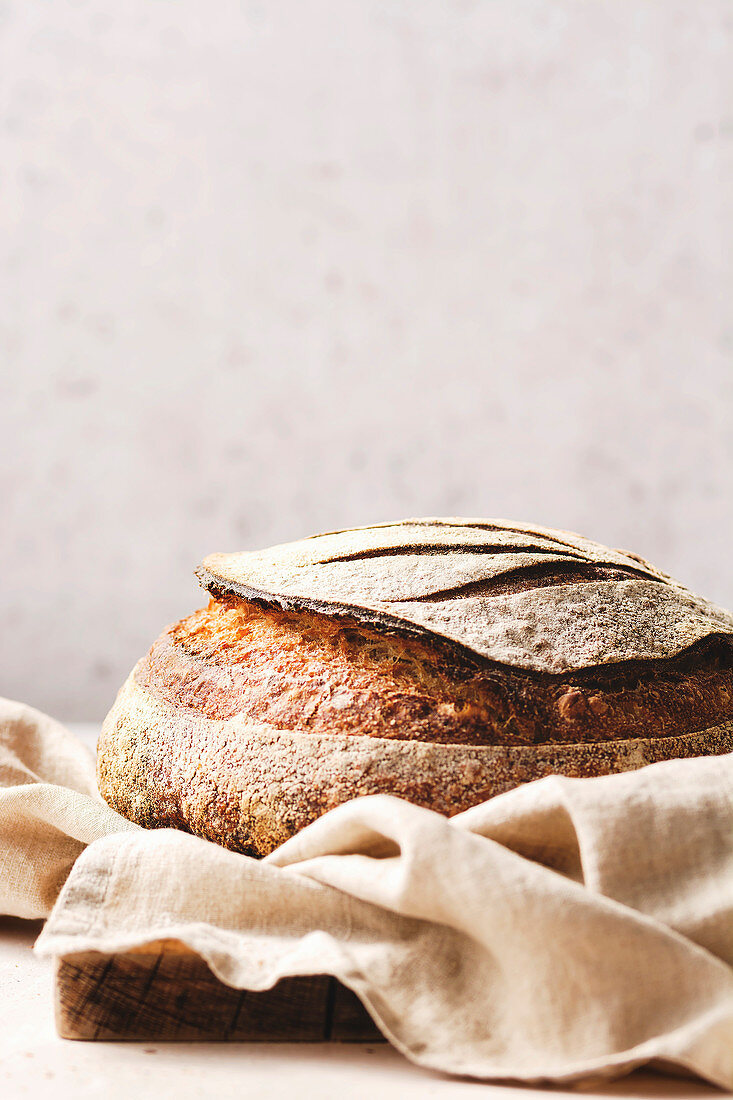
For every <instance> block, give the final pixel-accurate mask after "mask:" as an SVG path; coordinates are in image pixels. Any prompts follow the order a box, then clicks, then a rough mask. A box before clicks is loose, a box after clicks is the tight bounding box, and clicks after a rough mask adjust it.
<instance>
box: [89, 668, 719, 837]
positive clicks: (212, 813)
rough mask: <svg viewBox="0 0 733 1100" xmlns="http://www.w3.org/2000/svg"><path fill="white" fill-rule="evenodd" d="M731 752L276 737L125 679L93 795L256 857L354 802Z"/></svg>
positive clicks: (691, 747) (448, 808) (483, 790)
mask: <svg viewBox="0 0 733 1100" xmlns="http://www.w3.org/2000/svg"><path fill="white" fill-rule="evenodd" d="M731 750H733V723H727V724H723V725H721V726H719V727H717V728H715V729H710V730H705V731H700V732H696V733H689V734H686V735H683V736H675V737H663V738H655V739H634V740H630V741H615V742H609V743H607V744H592V745H513V746H507V745H484V746H481V745H455V744H450V745H444V744H431V743H426V742H420V741H400V740H387V739H384V738H376V737H352V736H348V735H344V734H334V735H331V736H322V735H320V734H304V733H297V732H291V731H279V730H276V729H272V728H270V727H268V726H263V725H260V724H258V723H255V722H253V721H251V720H249V719H246V718H244V717H243V716H242V715H238V716H235V717H233V718H229V719H218V720H217V719H210V718H204V717H202V716H201V715H200V714H198V713H197V712H196V711H195V710H193V709H192V708H187V707H176V706H172V705H171V704H169V703H167V702H165V701H163V700H162V699H160V698H159V697H157V696H155V695H153V694H152V693H151V692H149V691H148V690H147V689H146V688H144V687H141V686H140V684H139V683H138V682H137V681H136V679H135V676H134V674H133V675H131V676H130V678H129V680H128V681H127V683H126V684H125V685H124V687H123V688H122V690H121V691H120V694H119V695H118V698H117V701H116V702H115V705H114V707H113V708H112V710H111V711H110V713H109V715H108V716H107V718H106V720H105V723H104V727H103V731H102V737H101V739H100V743H99V765H98V777H99V787H100V791H101V793H102V795H103V796H104V798H105V799H106V800H107V802H108V803H109V804H110V805H111V806H112V807H113V808H114V809H116V810H117V811H118V812H119V813H121V814H123V815H124V816H125V817H128V818H130V819H131V820H133V821H137V822H138V823H139V824H140V825H143V826H145V827H146V828H178V829H185V830H186V831H188V832H192V833H194V834H196V835H197V836H202V837H205V838H206V839H208V840H213V841H214V842H215V843H218V844H222V845H223V846H224V847H227V848H233V849H235V850H237V851H241V852H245V853H246V854H248V855H254V856H264V855H267V854H268V853H269V852H271V851H273V850H274V849H275V848H276V847H278V845H280V844H282V843H283V842H284V841H285V840H287V839H288V838H289V837H291V836H293V835H295V833H296V832H298V831H299V830H300V829H302V828H304V827H305V826H306V825H308V824H309V823H310V822H312V821H314V820H315V819H316V818H318V817H320V816H321V814H324V813H326V812H327V811H328V810H331V809H334V808H335V807H336V806H338V805H340V804H341V803H343V802H346V801H348V800H349V799H351V798H354V797H356V796H358V795H370V794H392V795H396V796H398V797H401V798H406V799H408V800H409V801H410V802H414V803H416V804H417V805H419V806H425V807H426V808H428V809H432V810H436V811H438V812H439V813H444V814H447V815H454V814H457V813H460V812H462V811H463V810H466V809H469V808H470V807H471V806H474V805H476V804H477V803H479V802H482V801H484V800H485V799H487V798H490V797H492V796H494V795H496V794H500V793H502V792H503V791H506V790H509V789H510V788H512V787H516V786H517V785H519V784H520V783H525V782H528V781H529V780H532V779H538V778H540V777H542V776H545V775H549V774H560V775H567V776H578V777H585V776H592V775H605V774H608V773H611V772H621V771H629V770H632V769H634V768H639V767H642V766H643V765H645V764H650V763H653V762H655V761H658V760H666V759H670V758H676V757H685V756H700V755H703V754H708V753H710V754H713V753H723V752H729V751H731Z"/></svg>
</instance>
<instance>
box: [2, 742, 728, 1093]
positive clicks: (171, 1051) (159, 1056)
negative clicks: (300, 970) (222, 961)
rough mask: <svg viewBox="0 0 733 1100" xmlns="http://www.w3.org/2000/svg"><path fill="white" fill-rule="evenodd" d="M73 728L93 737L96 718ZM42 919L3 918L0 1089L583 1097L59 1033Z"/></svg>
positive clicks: (617, 1088) (329, 1061)
mask: <svg viewBox="0 0 733 1100" xmlns="http://www.w3.org/2000/svg"><path fill="white" fill-rule="evenodd" d="M74 728H75V730H76V731H77V732H78V733H79V734H80V735H81V736H82V737H83V738H84V740H86V741H88V743H90V744H94V741H95V738H96V730H97V727H95V726H90V725H87V726H76V727H74ZM41 923H42V922H40V921H22V920H16V919H12V918H7V917H6V918H0V1097H2V1100H14V1098H15V1097H26V1096H28V1097H36V1096H39V1097H45V1096H48V1097H53V1098H54V1100H66V1098H68V1100H84V1098H86V1097H95V1098H99V1097H103V1098H104V1100H117V1098H120V1100H122V1098H125V1100H128V1098H129V1097H135V1098H136V1100H139V1098H142V1097H148V1096H151V1097H152V1096H155V1097H157V1098H159V1100H165V1098H167V1097H171V1096H173V1097H175V1098H176V1100H188V1098H192V1097H207V1098H208V1097H213V1098H220V1097H221V1098H225V1097H230V1096H231V1097H235V1096H236V1097H237V1098H238V1100H241V1098H242V1097H243V1096H247V1097H252V1096H254V1097H256V1098H257V1100H271V1098H273V1100H274V1098H280V1097H295V1098H297V1100H311V1098H313V1100H330V1098H332V1097H333V1098H334V1100H336V1098H338V1100H344V1098H347V1100H360V1098H362V1097H363V1098H365V1100H366V1098H368V1100H373V1098H374V1097H379V1100H392V1098H397V1097H399V1098H400V1100H412V1098H414V1100H418V1098H420V1100H425V1098H437V1100H459V1098H461V1100H463V1098H465V1100H468V1098H469V1097H476V1096H478V1095H487V1094H488V1095H490V1096H491V1098H492V1100H499V1098H501V1100H530V1098H535V1097H539V1096H542V1097H547V1096H550V1097H553V1098H556V1100H560V1098H562V1097H568V1096H576V1097H577V1096H578V1093H573V1092H570V1091H566V1090H564V1089H561V1090H552V1091H551V1092H547V1091H544V1090H540V1089H531V1088H530V1089H524V1088H522V1089H520V1088H518V1087H512V1086H508V1085H487V1084H483V1083H480V1082H475V1081H465V1080H457V1079H454V1078H448V1077H444V1076H442V1075H440V1074H437V1073H432V1072H430V1071H426V1070H422V1069H419V1068H418V1067H416V1066H413V1065H411V1064H410V1063H409V1062H407V1061H406V1060H405V1059H404V1058H403V1057H402V1056H401V1055H400V1054H398V1053H397V1052H396V1051H394V1050H393V1049H392V1048H391V1047H388V1046H387V1045H386V1044H385V1045H384V1046H382V1045H379V1044H377V1045H368V1044H353V1045H352V1044H348V1045H345V1044H338V1043H318V1044H310V1043H298V1044H294V1043H288V1044H282V1043H276V1044H272V1043H232V1044H226V1043H81V1042H70V1041H69V1040H64V1039H59V1038H58V1036H57V1035H56V1032H55V1029H54V1023H53V997H52V964H51V962H50V960H48V959H41V958H38V957H37V956H36V955H35V954H34V953H33V951H32V945H33V942H34V940H35V938H36V937H37V936H38V934H39V932H40V930H41ZM582 1095H583V1096H585V1097H599V1096H606V1097H609V1096H617V1097H629V1098H639V1100H641V1098H647V1097H649V1098H651V1097H665V1098H671V1100H693V1098H700V1100H712V1098H713V1097H715V1096H720V1095H721V1094H720V1092H719V1091H718V1090H717V1089H713V1088H710V1087H708V1086H706V1085H703V1084H699V1083H697V1082H693V1081H685V1080H682V1079H678V1078H673V1077H663V1076H661V1075H657V1074H652V1073H635V1074H632V1075H631V1076H630V1077H627V1078H625V1079H624V1080H622V1081H618V1082H616V1083H613V1084H610V1085H606V1086H604V1087H601V1088H597V1089H592V1090H585V1091H584V1092H583V1093H582Z"/></svg>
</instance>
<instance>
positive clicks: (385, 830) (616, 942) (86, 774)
mask: <svg viewBox="0 0 733 1100" xmlns="http://www.w3.org/2000/svg"><path fill="white" fill-rule="evenodd" d="M0 743H1V747H0V783H2V784H4V785H5V789H0V874H1V876H2V878H1V879H0V901H1V902H2V908H3V909H4V911H5V912H10V913H16V914H20V915H22V916H37V915H40V914H43V913H45V912H47V911H48V909H49V907H50V905H51V902H52V901H53V897H54V894H55V891H56V890H57V889H58V888H59V887H60V885H61V883H62V881H63V880H64V879H65V878H66V883H65V885H64V886H63V888H62V889H61V892H60V895H59V896H58V900H57V901H56V903H55V905H54V907H53V910H52V912H51V914H50V917H49V920H48V922H47V924H46V926H45V928H44V931H43V933H42V934H41V937H40V939H39V941H38V944H37V949H38V950H39V951H40V952H41V953H43V954H49V955H61V954H65V953H70V952H76V951H84V950H97V951H103V952H111V951H118V950H124V949H125V948H129V947H132V946H135V945H139V944H143V943H146V942H148V941H152V940H158V939H163V938H175V939H178V940H180V941H181V942H183V943H185V944H186V945H188V946H189V947H190V948H192V949H193V950H194V951H196V952H198V953H199V954H200V955H201V956H202V957H203V958H204V959H205V960H206V962H207V963H208V965H209V966H210V967H211V969H212V970H213V971H214V973H215V974H216V975H217V976H218V977H219V978H220V979H222V981H225V982H227V983H229V984H230V985H233V986H237V987H241V988H247V989H254V990H257V989H267V988H269V987H271V986H272V985H273V984H274V983H275V982H276V981H277V980H278V979H279V978H281V977H284V976H288V975H296V974H317V973H328V974H333V975H335V976H336V977H337V978H339V980H340V981H342V982H343V983H344V984H345V985H347V986H349V987H350V988H351V989H353V990H354V991H355V992H356V993H357V994H358V996H359V997H360V998H361V999H362V1001H363V1002H364V1004H365V1005H366V1007H367V1009H368V1010H369V1012H370V1013H371V1015H372V1016H373V1017H374V1019H375V1021H376V1022H377V1024H378V1025H379V1027H380V1028H381V1030H382V1031H383V1032H384V1034H385V1035H386V1036H387V1038H388V1039H389V1040H390V1041H391V1042H392V1043H393V1044H394V1045H395V1046H396V1047H397V1048H398V1049H399V1050H401V1051H402V1052H403V1053H404V1054H405V1055H406V1056H407V1057H408V1058H410V1059H412V1060H413V1061H414V1062H417V1063H419V1064H421V1065H424V1066H429V1067H432V1068H434V1069H439V1070H443V1071H447V1072H451V1073H459V1074H467V1075H471V1076H475V1077H480V1078H513V1079H516V1080H519V1081H535V1082H536V1081H572V1080H584V1079H588V1078H590V1077H599V1076H601V1077H614V1076H618V1075H620V1074H622V1073H624V1072H628V1071H629V1070H631V1069H633V1068H634V1067H635V1066H638V1065H642V1064H645V1063H651V1064H653V1065H656V1066H658V1067H661V1068H665V1069H671V1070H674V1071H683V1072H684V1071H689V1072H693V1073H696V1074H698V1075H699V1076H701V1077H703V1078H705V1079H706V1080H708V1081H710V1082H713V1083H715V1084H717V1085H720V1086H721V1087H723V1088H733V754H731V755H728V756H722V757H708V758H700V759H693V760H685V761H669V762H665V763H661V764H653V765H651V766H650V767H647V768H643V769H641V770H640V771H637V772H630V773H626V774H623V775H617V776H607V777H604V778H600V779H583V780H577V779H562V778H558V777H554V776H553V777H550V778H547V779H543V780H540V781H538V782H536V783H532V784H529V785H527V786H525V787H522V788H519V789H518V790H516V791H510V792H509V793H508V794H504V795H501V796H499V797H498V798H495V799H492V800H491V801H489V802H486V803H484V804H483V805H481V806H477V807H475V808H474V809H472V810H470V811H469V812H468V813H465V814H462V815H460V816H459V817H455V818H452V819H450V820H448V819H446V818H444V817H442V816H440V815H439V814H435V813H432V812H430V811H428V810H423V809H419V808H418V807H415V806H412V805H410V804H409V803H407V802H403V801H401V800H400V799H396V798H392V797H389V796H386V795H385V796H383V795H378V796H373V797H369V798H361V799H355V800H354V801H353V802H350V803H348V804H346V805H344V806H341V807H339V808H338V809H336V810H334V811H332V812H331V813H329V814H327V815H326V816H325V817H323V818H321V819H320V820H319V821H316V822H315V823H314V824H313V825H311V826H310V827H309V828H307V829H305V830H304V831H303V832H302V833H300V834H299V835H298V836H297V837H295V838H294V839H293V840H291V841H289V842H288V843H287V844H285V845H283V846H282V847H281V848H280V849H279V850H278V851H277V852H275V853H273V855H271V856H270V857H268V858H267V859H266V860H262V861H257V860H253V859H250V858H248V857H246V856H242V855H238V854H236V853H234V852H229V851H227V850H225V849H224V848H220V847H218V846H217V845H215V844H211V843H209V842H208V841H204V840H201V839H199V838H197V837H193V836H190V835H188V834H186V833H181V832H176V831H173V830H160V831H157V832H148V831H145V830H142V829H139V828H138V827H137V826H134V825H131V824H130V823H129V822H127V821H125V820H124V819H122V818H120V817H119V816H118V815H117V814H115V813H113V812H112V811H111V810H110V809H109V808H108V807H106V806H105V805H104V804H103V803H101V802H100V801H99V800H98V796H97V795H96V792H95V789H94V783H93V765H92V761H91V759H90V758H89V757H88V755H85V753H84V752H83V750H82V749H81V748H80V747H79V746H78V745H77V744H76V742H75V740H74V739H73V737H72V736H71V735H70V734H69V733H67V732H66V731H64V730H63V728H62V727H60V726H58V725H57V724H56V723H53V722H51V721H50V720H49V719H47V718H45V717H44V716H42V715H39V714H38V713H37V712H35V711H32V710H31V709H30V708H26V707H22V706H20V705H19V704H13V703H8V702H5V703H3V704H1V705H0ZM85 845H88V846H87V847H86V848H85V847H84V846H85ZM74 860H75V862H74ZM72 864H73V866H72ZM66 876H68V878H67V877H66Z"/></svg>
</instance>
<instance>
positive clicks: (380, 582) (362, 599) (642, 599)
mask: <svg viewBox="0 0 733 1100" xmlns="http://www.w3.org/2000/svg"><path fill="white" fill-rule="evenodd" d="M198 576H199V578H200V580H201V583H202V584H203V586H204V587H205V588H206V589H208V591H209V593H210V596H211V599H210V602H209V604H208V607H206V608H203V609H201V610H199V611H195V612H194V613H193V614H191V615H189V616H188V617H187V618H185V619H182V620H181V621H180V622H178V623H175V624H174V625H173V626H171V627H169V628H168V629H167V630H165V631H164V632H163V634H162V635H161V636H160V637H159V638H158V639H157V641H156V642H155V643H154V644H153V646H152V648H151V650H150V651H149V653H148V654H147V655H146V656H145V657H144V658H143V659H142V660H141V661H139V662H138V664H137V666H136V667H135V669H134V670H133V672H132V674H131V675H130V677H129V679H128V681H127V683H126V684H125V685H124V687H123V688H122V690H121V691H120V693H119V695H118V697H117V700H116V702H115V704H114V706H113V708H112V710H111V711H110V713H109V715H108V716H107V719H106V720H105V723H104V727H103V731H102V736H101V738H100V742H99V747H98V778H99V786H100V790H101V793H102V795H103V797H104V798H105V799H106V800H107V802H108V803H109V804H110V805H111V806H112V807H114V809H116V810H118V811H119V812H120V813H121V814H123V815H124V816H126V817H128V818H130V819H131V820H133V821H137V822H138V823H139V824H141V825H143V826H146V827H150V828H158V827H171V826H172V827H175V828H181V829H186V830H188V831H190V832H193V833H195V834H197V835H199V836H203V837H206V838H208V839H209V840H213V841H216V842H217V843H219V844H223V845H225V846H226V847H229V848H234V849H236V850H238V851H242V852H246V853H249V854H251V855H256V856H262V855H266V854H267V853H269V852H270V851H272V850H273V849H274V848H276V847H277V846H278V845H279V844H281V843H282V842H283V841H284V840H286V839H288V837H290V836H293V835H294V834H295V833H296V832H297V831H298V830H299V829H301V828H303V827H304V826H305V825H307V824H309V823H310V822H311V821H313V820H314V819H315V818H317V817H319V816H320V815H321V814H323V813H325V812H326V811H327V810H329V809H332V808H333V807H334V806H337V805H339V804H340V803H342V802H345V801H347V800H348V799H350V798H354V797H355V796H357V795H363V794H375V793H389V794H394V795H398V796H400V797H402V798H406V799H409V800H410V801H411V802H415V803H417V804H419V805H421V806H426V807H428V808H430V809H434V810H437V811H439V812H441V813H445V814H449V815H452V814H456V813H459V812H461V811H462V810H466V809H468V808H469V807H470V806H473V805H476V804H477V803H479V802H482V801H483V800H484V799H486V798H489V797H491V796H493V795H495V794H499V793H500V792H502V791H505V790H508V789H510V788H511V787H515V786H517V785H519V784H520V783H525V782H528V781H530V780H532V779H537V778H539V777H541V776H543V775H548V774H550V773H553V772H555V773H560V774H562V775H569V776H590V775H601V774H606V773H609V772H617V771H625V770H628V769H632V768H637V767H641V766H642V765H644V764H647V763H651V762H653V761H656V760H663V759H668V758H670V757H683V756H699V755H703V754H712V753H723V752H728V751H731V750H733V617H732V616H731V615H730V614H729V613H728V612H726V611H724V610H722V609H721V608H719V607H716V606H715V605H714V604H711V603H710V602H708V601H707V600H704V599H701V598H700V597H698V596H695V595H694V594H693V593H691V592H690V591H689V590H687V589H686V588H684V587H683V586H682V585H680V584H679V583H678V582H676V581H674V580H672V578H671V577H668V576H667V575H666V574H664V573H661V572H659V570H657V569H654V568H653V567H652V566H651V565H649V564H648V563H647V562H645V561H644V560H643V559H641V558H639V557H637V556H635V555H633V554H628V553H625V552H623V551H619V550H610V549H608V548H606V547H603V546H600V545H598V544H597V543H593V542H590V541H589V540H587V539H584V538H582V537H580V536H578V535H574V534H570V533H568V532H564V531H554V530H550V529H547V528H541V527H533V526H529V525H517V524H509V523H506V522H503V521H500V520H495V521H488V520H487V521H483V520H459V519H440V520H438V519H435V520H433V519H424V520H407V521H404V522H402V523H394V524H384V525H381V526H378V527H367V528H360V529H356V530H351V531H340V532H334V533H331V534H327V535H317V536H314V537H313V538H310V539H304V540H301V541H299V542H295V543H288V544H286V545H284V546H278V547H274V548H272V549H270V550H266V551H262V552H250V553H239V554H213V555H211V556H210V557H208V558H207V559H206V560H205V561H204V564H203V566H202V568H201V569H200V570H199V571H198Z"/></svg>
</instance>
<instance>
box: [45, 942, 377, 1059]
mask: <svg viewBox="0 0 733 1100" xmlns="http://www.w3.org/2000/svg"><path fill="white" fill-rule="evenodd" d="M55 1002H56V1003H55V1008H56V1028H57V1030H58V1033H59V1035H60V1036H61V1037H62V1038H64V1039H86V1040H106V1041H109V1040H116V1041H119V1040H136V1041H142V1042H153V1041H155V1042H164V1041H171V1040H188V1041H191V1040H198V1041H205V1042H212V1041H223V1042H288V1043H292V1042H310V1043H322V1042H355V1043H360V1042H362V1043H363V1042H368V1043H375V1042H383V1041H384V1040H383V1037H382V1035H381V1033H380V1032H379V1031H378V1030H377V1028H376V1026H375V1024H374V1023H373V1022H372V1019H371V1017H370V1016H369V1015H368V1013H367V1012H366V1010H365V1009H364V1007H363V1006H362V1004H361V1002H360V1001H359V999H358V998H357V997H356V996H355V995H354V994H353V993H352V992H351V991H350V990H348V989H346V988H345V986H343V985H341V983H340V982H338V981H336V979H335V978H330V977H328V976H327V975H318V976H316V977H307V978H287V979H284V980H283V981H281V982H279V983H278V984H277V985H276V986H275V987H274V988H273V989H270V990H267V991H266V992H264V993H251V992H249V991H248V990H241V989H232V988H231V987H230V986H228V985H224V984H223V983H222V982H220V981H219V980H218V979H217V978H215V977H214V975H213V974H212V973H211V971H210V970H209V968H208V966H207V965H206V963H205V962H204V961H203V960H202V959H201V958H199V956H198V955H195V954H194V953H193V952H191V951H189V950H188V949H187V948H185V947H183V946H182V945H181V944H179V943H177V942H175V941H169V940H165V941H160V942H158V943H154V944H148V945H147V946H146V947H143V948H139V949H137V950H135V951H130V952H126V953H124V954H117V955H101V954H98V953H96V952H88V953H84V954H79V955H67V956H66V957H65V958H62V959H59V960H58V962H57V965H56V988H55Z"/></svg>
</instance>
